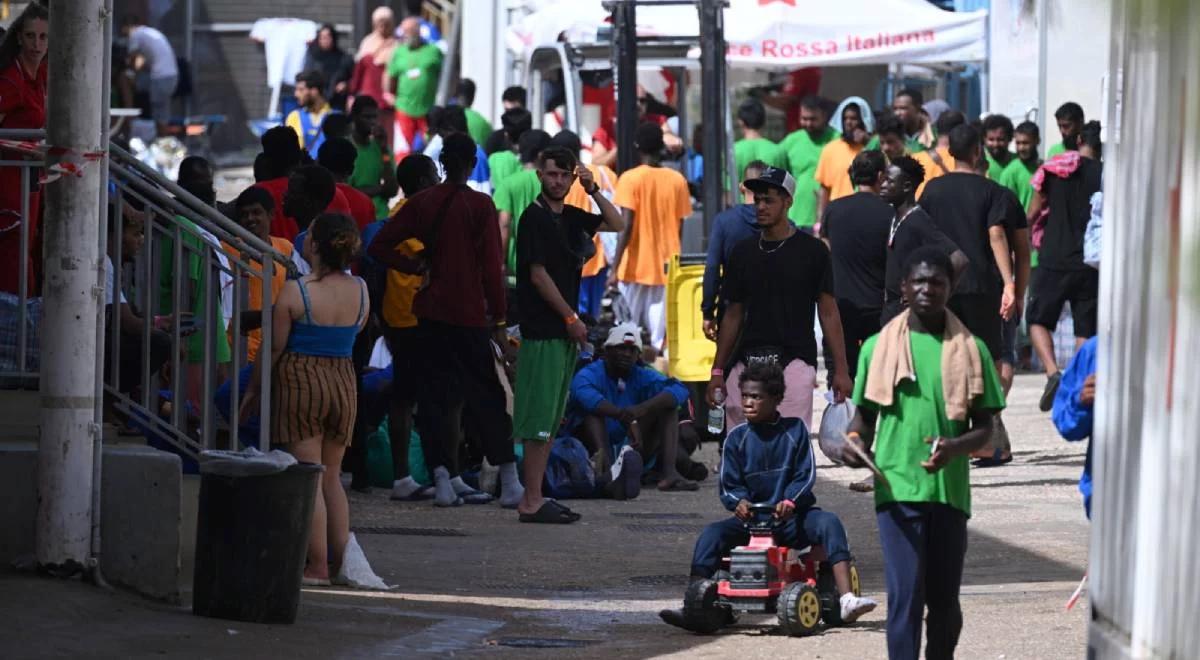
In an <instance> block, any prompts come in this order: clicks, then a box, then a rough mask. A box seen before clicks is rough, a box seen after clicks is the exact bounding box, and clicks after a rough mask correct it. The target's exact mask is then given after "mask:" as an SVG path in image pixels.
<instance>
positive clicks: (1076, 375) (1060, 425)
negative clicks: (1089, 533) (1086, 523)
mask: <svg viewBox="0 0 1200 660" xmlns="http://www.w3.org/2000/svg"><path fill="white" fill-rule="evenodd" d="M1097 342H1098V340H1097V338H1096V337H1092V338H1091V339H1089V340H1087V341H1086V342H1084V343H1083V346H1080V347H1079V350H1078V351H1076V352H1075V357H1073V358H1071V364H1070V365H1068V366H1067V370H1066V371H1065V372H1063V376H1062V380H1061V381H1060V382H1059V385H1058V392H1057V393H1056V394H1055V395H1054V406H1053V408H1052V409H1051V411H1052V418H1053V419H1054V427H1055V428H1056V429H1058V433H1059V435H1061V436H1062V437H1063V438H1064V439H1066V440H1069V441H1071V442H1078V441H1080V440H1083V439H1085V438H1086V439H1087V441H1088V447H1087V460H1086V461H1085V462H1084V464H1083V474H1081V475H1080V476H1079V492H1080V493H1081V494H1083V510H1084V511H1085V512H1086V513H1087V517H1088V518H1089V519H1090V518H1091V517H1092V418H1093V415H1094V413H1095V405H1096V345H1097Z"/></svg>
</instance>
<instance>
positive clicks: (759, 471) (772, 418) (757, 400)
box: [659, 365, 876, 628]
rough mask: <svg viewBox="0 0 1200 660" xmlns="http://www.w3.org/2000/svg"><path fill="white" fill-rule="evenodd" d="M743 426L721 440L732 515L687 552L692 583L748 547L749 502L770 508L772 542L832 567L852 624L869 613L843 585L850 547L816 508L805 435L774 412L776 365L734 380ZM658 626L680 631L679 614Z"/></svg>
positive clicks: (842, 531) (866, 603) (869, 604)
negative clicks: (774, 527) (819, 554)
mask: <svg viewBox="0 0 1200 660" xmlns="http://www.w3.org/2000/svg"><path fill="white" fill-rule="evenodd" d="M738 385H739V386H740V390H741V395H742V407H743V408H744V409H745V412H746V423H745V424H742V425H740V426H737V427H735V428H734V429H733V430H731V431H730V432H729V436H728V437H727V438H726V439H725V446H724V449H723V450H722V458H721V485H720V488H721V492H720V496H721V504H723V505H725V508H726V509H728V510H729V511H732V512H733V517H731V518H726V519H725V520H722V521H720V522H715V523H712V524H711V525H709V526H708V527H706V528H705V529H704V531H703V532H702V533H701V534H700V538H699V539H697V540H696V549H695V550H694V551H693V553H692V573H691V574H692V579H693V580H697V579H711V578H712V576H713V575H714V574H715V573H716V572H717V570H718V569H719V568H720V566H721V558H722V557H725V556H727V555H728V554H729V552H730V551H731V550H733V548H735V547H737V546H740V545H745V544H747V543H749V542H750V533H749V532H748V531H746V526H745V522H746V521H747V520H749V519H750V506H751V505H752V504H764V503H765V504H773V505H774V506H775V516H776V517H777V518H779V519H780V520H782V521H784V522H783V524H782V525H780V526H779V528H778V531H777V532H776V537H775V538H776V541H778V542H779V543H780V544H782V545H786V546H788V547H790V548H803V547H805V546H808V545H811V544H815V543H819V544H821V545H822V546H824V548H825V554H826V556H827V559H828V561H829V563H830V565H831V566H832V568H833V578H834V582H835V583H836V584H837V590H838V593H840V594H841V606H842V607H841V609H842V612H841V614H842V621H843V622H844V623H852V622H854V621H855V620H857V619H858V618H859V617H860V616H862V615H863V614H866V613H867V612H870V611H871V610H873V609H875V606H876V603H875V601H873V600H871V599H870V598H862V597H859V596H855V595H854V593H853V591H852V590H851V586H850V544H849V541H847V539H846V528H845V527H843V526H842V521H841V520H839V519H838V517H837V516H836V515H835V514H833V513H830V512H828V511H822V510H821V509H818V508H817V507H816V506H815V505H816V502H817V500H816V497H814V496H813V493H812V487H813V483H814V482H815V481H816V460H815V459H814V457H813V450H812V443H811V441H810V440H809V437H808V429H807V428H805V426H804V423H803V422H802V421H800V420H799V419H797V418H795V417H782V416H781V415H780V414H779V412H778V410H777V409H778V407H779V404H780V402H781V401H783V393H784V390H785V388H786V385H785V382H784V378H783V371H782V370H780V369H779V367H778V366H776V365H751V366H747V368H746V369H745V370H744V371H743V372H742V374H741V377H740V378H739V379H738ZM659 616H660V617H662V619H663V621H666V622H667V623H669V624H671V625H674V626H678V627H681V628H686V626H685V623H684V617H683V611H682V610H663V611H662V612H660V613H659Z"/></svg>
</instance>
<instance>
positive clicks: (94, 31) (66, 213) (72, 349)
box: [35, 0, 107, 573]
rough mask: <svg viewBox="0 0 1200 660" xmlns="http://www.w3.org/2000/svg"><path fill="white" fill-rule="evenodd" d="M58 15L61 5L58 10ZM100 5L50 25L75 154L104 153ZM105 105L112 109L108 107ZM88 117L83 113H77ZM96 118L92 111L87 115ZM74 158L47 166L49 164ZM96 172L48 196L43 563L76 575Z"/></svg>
mask: <svg viewBox="0 0 1200 660" xmlns="http://www.w3.org/2000/svg"><path fill="white" fill-rule="evenodd" d="M56 6H57V7H60V8H61V7H62V6H63V5H62V3H56ZM103 6H104V0H76V2H73V3H72V4H71V8H70V10H69V11H62V10H59V11H55V12H54V13H53V15H52V16H51V20H50V35H49V36H50V43H51V44H53V47H52V48H51V49H50V53H49V58H50V61H49V67H50V81H49V106H48V108H47V128H46V140H47V142H48V143H49V144H50V145H51V146H53V147H62V148H65V149H69V150H71V151H72V152H74V153H84V152H90V151H97V150H99V148H100V144H99V139H100V113H99V112H97V111H95V110H96V109H98V108H100V107H101V98H100V81H99V77H100V76H101V75H102V73H103V52H102V51H103V44H104V31H103V30H104V18H103V16H102V8H103ZM104 101H105V102H107V99H104ZM81 108H82V109H85V111H79V109H81ZM87 110H90V111H87ZM60 158H62V159H67V158H68V156H61V157H60V156H47V159H46V160H47V161H48V162H47V164H53V163H54V162H56V161H58V160H59V159H60ZM100 167H101V165H99V164H95V163H93V164H90V166H87V167H85V168H84V172H83V176H81V177H75V176H65V177H63V178H61V179H59V180H58V181H55V182H52V183H50V184H48V185H46V187H45V195H46V216H45V223H44V224H43V229H42V235H43V237H44V238H43V240H44V243H43V254H45V255H46V258H45V264H44V267H43V272H44V276H45V277H44V284H43V295H44V303H45V308H44V310H45V311H44V313H43V318H42V327H41V342H42V344H41V346H42V356H41V358H42V365H41V395H42V415H41V439H40V443H39V447H38V510H37V520H36V527H35V530H36V540H35V547H36V552H37V561H38V563H39V564H40V565H41V566H43V567H47V568H52V569H55V570H56V571H57V572H62V573H73V572H76V571H79V570H82V569H83V568H84V566H85V565H86V562H87V559H88V556H89V551H90V546H91V522H92V520H91V513H92V507H91V504H92V448H93V443H94V442H99V441H100V438H99V437H98V436H99V433H98V431H99V427H98V426H97V425H96V424H95V402H96V399H95V397H96V391H95V386H96V326H95V319H96V309H97V306H98V303H99V299H100V297H101V296H103V295H104V292H103V289H102V288H100V287H98V286H97V284H98V283H97V281H96V273H97V272H98V270H97V269H98V267H99V258H100V255H99V251H98V243H97V242H98V240H99V234H98V233H97V232H99V230H100V227H99V216H98V209H97V204H96V200H97V199H99V195H100V189H99V182H100Z"/></svg>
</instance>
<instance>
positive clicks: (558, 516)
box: [517, 500, 580, 525]
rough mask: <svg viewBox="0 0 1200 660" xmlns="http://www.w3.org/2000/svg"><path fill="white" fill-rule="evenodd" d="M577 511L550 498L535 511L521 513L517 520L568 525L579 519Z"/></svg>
mask: <svg viewBox="0 0 1200 660" xmlns="http://www.w3.org/2000/svg"><path fill="white" fill-rule="evenodd" d="M579 518H580V516H579V514H578V513H575V512H573V511H571V510H570V509H567V508H565V507H563V506H562V505H560V504H558V503H557V502H554V501H552V500H546V502H545V503H544V504H542V506H541V508H539V509H538V510H537V513H522V514H519V515H518V516H517V520H519V521H521V522H523V523H543V524H550V525H569V524H571V523H573V522H575V521H576V520H579Z"/></svg>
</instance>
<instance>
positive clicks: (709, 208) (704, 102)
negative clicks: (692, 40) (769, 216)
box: [699, 0, 740, 238]
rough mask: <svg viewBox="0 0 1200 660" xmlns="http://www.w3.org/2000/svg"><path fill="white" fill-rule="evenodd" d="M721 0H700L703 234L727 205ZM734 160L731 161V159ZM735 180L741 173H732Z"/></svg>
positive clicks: (710, 227) (710, 228)
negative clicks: (725, 203) (725, 189)
mask: <svg viewBox="0 0 1200 660" xmlns="http://www.w3.org/2000/svg"><path fill="white" fill-rule="evenodd" d="M724 4H725V3H724V2H722V0H701V2H700V6H699V11H700V76H701V82H700V85H701V103H700V121H701V122H702V123H703V125H704V129H703V130H704V136H703V137H704V190H703V197H704V236H705V237H706V238H707V237H708V235H709V234H711V233H712V223H713V218H714V217H716V215H717V213H720V212H721V210H722V208H723V207H724V198H725V195H724V190H723V188H724V185H723V184H724V181H725V180H726V179H725V176H726V175H725V167H724V163H725V160H726V155H725V150H726V149H727V145H726V144H725V137H726V135H727V134H726V132H725V97H726V91H725V85H724V84H723V80H724V77H725V37H724V34H723V32H724V30H723V26H722V24H721V19H722V8H723V5H724ZM731 164H732V161H731ZM731 175H732V176H733V177H734V178H735V180H736V179H737V178H738V177H740V174H739V173H731Z"/></svg>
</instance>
